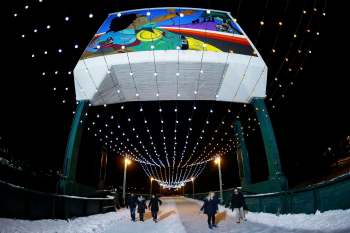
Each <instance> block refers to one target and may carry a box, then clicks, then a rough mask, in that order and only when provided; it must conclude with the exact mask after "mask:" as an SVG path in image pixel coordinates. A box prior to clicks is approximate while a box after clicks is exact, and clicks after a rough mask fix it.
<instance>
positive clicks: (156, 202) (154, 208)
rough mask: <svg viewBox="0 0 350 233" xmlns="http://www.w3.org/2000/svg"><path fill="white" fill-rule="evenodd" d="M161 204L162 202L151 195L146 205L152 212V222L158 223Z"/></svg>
mask: <svg viewBox="0 0 350 233" xmlns="http://www.w3.org/2000/svg"><path fill="white" fill-rule="evenodd" d="M161 204H162V201H161V200H160V199H159V198H158V197H156V196H155V195H152V197H151V200H150V201H149V203H148V208H150V209H151V212H152V218H153V221H154V222H158V219H157V218H158V216H157V215H158V211H159V206H160V205H161Z"/></svg>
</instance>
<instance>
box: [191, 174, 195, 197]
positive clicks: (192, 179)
mask: <svg viewBox="0 0 350 233" xmlns="http://www.w3.org/2000/svg"><path fill="white" fill-rule="evenodd" d="M191 181H192V198H193V199H194V177H191Z"/></svg>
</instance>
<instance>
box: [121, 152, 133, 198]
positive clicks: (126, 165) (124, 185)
mask: <svg viewBox="0 0 350 233" xmlns="http://www.w3.org/2000/svg"><path fill="white" fill-rule="evenodd" d="M130 164H131V161H130V160H129V159H128V158H125V159H124V180H123V201H124V205H125V204H126V202H125V188H126V169H127V167H128V165H130Z"/></svg>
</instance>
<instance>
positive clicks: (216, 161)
mask: <svg viewBox="0 0 350 233" xmlns="http://www.w3.org/2000/svg"><path fill="white" fill-rule="evenodd" d="M214 162H215V164H217V165H218V171H219V184H220V201H221V202H222V201H223V200H224V199H223V194H222V176H221V158H220V157H219V156H218V157H216V159H215V160H214Z"/></svg>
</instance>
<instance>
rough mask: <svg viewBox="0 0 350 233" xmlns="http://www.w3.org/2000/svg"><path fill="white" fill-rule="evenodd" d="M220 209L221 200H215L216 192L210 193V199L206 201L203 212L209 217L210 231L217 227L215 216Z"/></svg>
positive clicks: (207, 198)
mask: <svg viewBox="0 0 350 233" xmlns="http://www.w3.org/2000/svg"><path fill="white" fill-rule="evenodd" d="M218 209H219V200H218V199H217V198H215V194H214V192H209V194H208V197H206V198H205V199H204V203H203V206H202V208H201V211H203V212H204V214H206V215H208V226H209V228H210V229H212V228H213V227H217V225H216V224H215V214H216V212H217V211H218Z"/></svg>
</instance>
